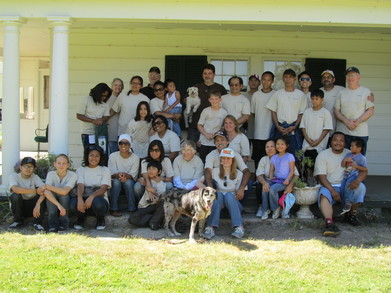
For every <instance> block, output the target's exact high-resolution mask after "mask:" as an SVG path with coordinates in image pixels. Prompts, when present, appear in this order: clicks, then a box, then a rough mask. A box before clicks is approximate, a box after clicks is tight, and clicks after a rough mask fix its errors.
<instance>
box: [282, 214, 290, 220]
mask: <svg viewBox="0 0 391 293" xmlns="http://www.w3.org/2000/svg"><path fill="white" fill-rule="evenodd" d="M281 218H283V219H289V218H290V216H289V214H285V213H282V215H281Z"/></svg>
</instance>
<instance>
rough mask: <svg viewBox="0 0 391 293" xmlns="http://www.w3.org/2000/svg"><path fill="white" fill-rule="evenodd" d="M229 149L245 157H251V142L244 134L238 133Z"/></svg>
mask: <svg viewBox="0 0 391 293" xmlns="http://www.w3.org/2000/svg"><path fill="white" fill-rule="evenodd" d="M229 147H230V148H231V149H233V150H234V151H235V153H238V154H240V155H241V156H243V157H245V156H249V155H250V142H249V141H248V138H247V136H245V135H244V134H243V133H238V134H237V135H236V136H235V137H234V139H233V140H232V141H231V142H230V143H229Z"/></svg>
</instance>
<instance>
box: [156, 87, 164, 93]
mask: <svg viewBox="0 0 391 293" xmlns="http://www.w3.org/2000/svg"><path fill="white" fill-rule="evenodd" d="M153 91H154V92H162V91H164V88H162V87H160V88H158V89H153Z"/></svg>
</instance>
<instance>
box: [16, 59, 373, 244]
mask: <svg viewBox="0 0 391 293" xmlns="http://www.w3.org/2000/svg"><path fill="white" fill-rule="evenodd" d="M345 75H346V82H347V88H343V87H338V86H336V85H334V82H335V76H334V73H333V72H332V71H331V70H325V71H324V72H322V74H321V81H322V84H323V87H322V88H321V89H319V90H314V91H313V92H311V93H310V92H309V87H310V85H311V76H310V74H309V73H308V72H302V73H301V74H300V75H299V81H298V82H299V86H300V88H301V90H299V89H296V88H295V83H296V73H295V72H294V71H293V70H291V69H287V70H285V72H284V73H283V82H284V88H283V89H281V90H278V91H275V90H273V89H272V84H273V82H274V74H273V73H272V72H270V71H267V72H264V73H263V74H262V76H261V77H259V76H258V75H256V74H253V75H251V76H250V77H249V81H248V85H249V91H248V92H246V93H242V88H243V80H242V78H240V77H238V76H233V77H231V78H230V79H229V81H228V84H229V87H230V92H229V94H227V91H226V89H225V88H224V87H223V86H222V85H220V84H218V83H215V82H214V77H215V68H214V66H213V65H212V64H207V65H205V66H204V68H203V71H202V77H203V83H199V84H196V85H195V87H197V88H198V93H199V98H200V100H201V106H200V107H199V109H198V110H197V111H196V112H195V113H194V115H193V122H192V123H190V125H189V129H188V139H187V140H184V139H183V137H182V133H181V129H180V126H179V122H180V120H181V118H182V105H181V98H180V94H179V92H178V91H177V90H176V86H175V82H174V81H173V80H166V82H165V83H163V82H161V81H160V70H159V68H157V67H152V68H151V69H150V71H149V80H150V83H149V84H148V85H147V86H146V87H143V79H142V78H141V77H140V76H134V77H132V78H131V80H130V90H129V92H128V93H127V94H125V93H122V91H123V89H124V84H123V82H122V80H121V79H119V78H115V79H114V80H113V82H112V85H111V88H110V87H109V86H108V85H106V84H104V83H100V84H98V85H96V86H95V87H94V88H93V89H91V91H90V94H89V96H87V97H86V98H85V99H83V101H82V103H81V105H80V108H79V110H78V112H77V118H78V119H79V120H81V121H82V135H81V138H82V144H83V147H84V157H83V163H82V167H80V168H78V169H77V170H76V173H74V172H72V171H70V170H68V168H69V166H70V164H69V158H68V157H67V156H66V155H64V154H61V155H58V156H57V157H56V160H55V163H54V167H55V168H56V171H52V172H49V174H48V176H47V178H46V181H45V184H44V183H43V182H42V180H41V179H40V178H39V177H38V176H36V175H34V174H33V171H34V168H35V164H36V163H35V160H34V159H32V158H29V157H27V158H24V159H23V160H22V161H21V166H20V173H18V174H13V175H12V179H11V180H10V183H11V186H10V189H11V192H12V196H11V199H12V210H13V212H14V215H15V221H14V223H12V224H11V225H10V228H16V227H19V226H20V225H21V224H22V222H23V216H24V213H25V212H27V214H30V215H31V214H32V215H33V216H34V218H35V221H34V227H35V228H36V229H37V230H43V227H42V215H43V206H44V205H43V202H44V200H45V199H47V200H46V202H47V207H48V214H49V221H48V222H49V228H48V231H49V232H56V231H61V230H66V229H68V228H69V217H68V215H69V212H70V213H73V214H75V215H76V216H77V220H76V222H75V223H74V225H73V228H75V229H82V228H83V226H84V220H85V215H86V214H88V213H90V214H92V215H94V216H96V218H97V222H96V228H97V229H104V228H105V214H107V212H110V214H111V215H113V216H122V212H121V210H120V206H119V202H118V201H119V196H120V194H121V191H122V192H123V193H124V194H125V195H126V198H127V211H128V212H130V216H129V222H130V223H131V224H133V225H137V226H149V227H150V228H151V229H159V228H160V227H161V225H162V221H163V218H164V211H163V205H162V203H161V202H160V200H159V195H160V194H161V193H163V192H164V191H166V190H168V189H171V188H179V189H185V190H189V191H190V190H194V189H198V188H203V187H205V186H211V187H214V188H216V190H217V193H218V196H217V200H216V201H215V203H214V205H213V207H212V213H211V216H210V217H209V218H208V221H207V227H206V229H205V231H204V234H203V235H204V237H205V238H207V239H210V238H212V237H213V236H214V235H215V232H214V230H215V229H216V228H217V227H218V226H219V219H220V213H221V210H222V209H223V208H225V209H227V210H228V212H229V214H230V216H231V219H232V227H233V232H232V236H233V237H236V238H242V237H243V235H244V227H243V220H242V202H243V200H244V199H245V196H246V194H248V187H249V186H251V185H252V182H251V180H250V177H251V173H250V170H249V168H248V166H247V162H248V160H249V158H250V156H251V158H252V159H253V160H254V163H255V166H256V176H257V179H258V184H260V185H261V186H262V187H261V192H260V193H259V194H257V198H258V199H259V203H260V207H259V210H258V212H257V217H260V218H261V219H268V218H269V214H272V215H271V217H272V219H276V218H278V217H280V216H281V214H282V217H283V218H289V217H290V215H289V213H287V212H282V210H281V207H280V206H279V204H278V200H279V196H280V195H279V192H281V191H284V193H290V192H291V191H292V190H293V187H294V179H295V178H296V177H298V176H299V174H298V172H297V169H296V167H295V161H296V158H295V153H296V151H297V150H300V149H302V150H303V151H304V152H305V155H306V156H309V157H311V158H312V159H313V160H315V161H316V162H315V171H314V174H315V176H317V178H318V180H319V182H320V183H321V184H322V188H321V189H320V194H319V207H320V210H321V212H322V214H323V216H324V218H325V230H324V233H323V234H324V235H325V236H335V235H337V234H338V233H339V229H338V228H337V226H336V225H335V224H334V222H333V209H332V205H333V204H334V203H335V202H336V201H342V202H343V203H344V207H343V212H344V213H345V218H346V220H347V221H348V222H349V223H351V224H353V225H358V224H359V222H358V220H357V218H356V212H357V208H358V206H359V204H360V203H362V202H363V200H364V196H365V186H364V185H363V184H362V183H361V182H362V181H363V180H364V179H365V176H366V173H367V166H366V160H365V151H366V143H367V141H368V126H367V122H366V121H367V120H368V119H369V118H370V117H371V116H372V115H373V113H374V104H373V95H372V94H371V93H370V91H369V90H368V89H366V88H364V87H362V86H360V85H359V80H360V72H359V70H358V69H357V68H355V67H349V68H348V69H347V70H346V72H345ZM330 133H331V134H332V136H331V138H329V135H330ZM328 141H330V145H331V147H330V148H329V149H326V148H327V145H328ZM251 144H252V153H251V151H250V145H251ZM345 147H347V148H350V149H351V152H348V151H347V150H346V149H345ZM345 156H346V157H345ZM106 166H107V167H106ZM344 173H346V174H345V175H344Z"/></svg>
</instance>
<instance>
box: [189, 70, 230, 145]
mask: <svg viewBox="0 0 391 293" xmlns="http://www.w3.org/2000/svg"><path fill="white" fill-rule="evenodd" d="M215 75H216V74H215V67H214V65H213V64H206V65H205V66H204V67H203V69H202V79H203V80H204V82H203V83H197V84H195V85H194V86H195V87H196V88H198V96H199V98H200V99H201V105H200V106H199V107H198V110H197V112H195V113H194V114H193V122H192V123H190V125H189V129H188V139H190V140H192V141H194V142H195V143H196V142H197V141H198V140H199V138H200V132H199V131H198V129H197V123H198V120H200V115H201V112H202V110H204V109H205V108H206V107H209V101H208V99H209V95H210V92H211V91H212V90H217V91H219V92H220V93H221V95H225V94H226V93H227V90H226V89H225V88H224V87H223V86H222V85H221V84H218V83H215V81H214V78H215Z"/></svg>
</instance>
